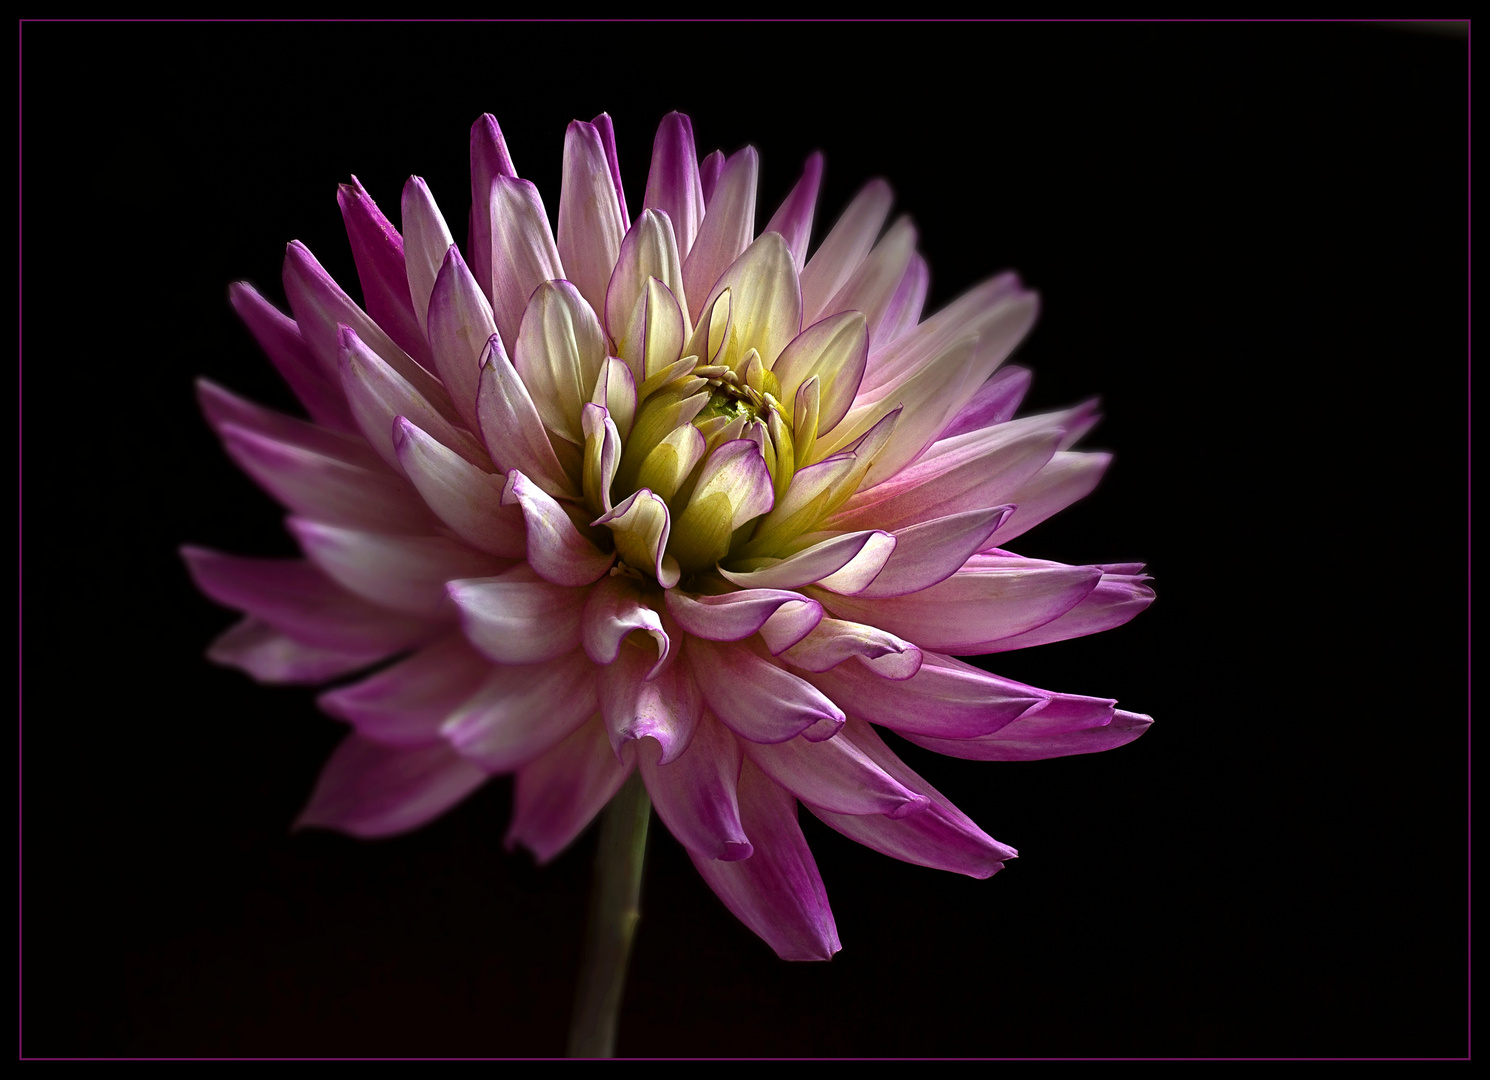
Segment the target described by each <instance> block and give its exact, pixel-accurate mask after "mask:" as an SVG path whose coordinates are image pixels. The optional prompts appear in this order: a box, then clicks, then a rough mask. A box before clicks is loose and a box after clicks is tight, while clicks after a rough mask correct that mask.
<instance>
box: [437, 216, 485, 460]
mask: <svg viewBox="0 0 1490 1080" xmlns="http://www.w3.org/2000/svg"><path fill="white" fill-rule="evenodd" d="M496 332H497V324H496V323H495V322H494V321H493V319H492V313H491V305H490V304H488V303H487V301H486V297H485V295H483V294H482V292H481V289H480V287H479V286H478V285H477V284H476V279H475V278H474V277H472V276H471V271H470V270H469V269H468V268H467V267H466V263H465V260H464V259H462V258H461V257H460V251H459V250H458V249H457V248H456V247H455V246H454V245H453V244H452V245H451V247H450V250H449V251H447V252H446V253H445V260H444V262H443V263H442V264H441V266H440V272H439V274H438V275H437V276H436V277H435V284H434V290H433V291H432V292H431V293H430V297H429V348H430V352H431V353H432V354H433V357H434V366H435V371H436V372H437V373H438V374H439V376H440V379H441V381H442V382H444V384H445V389H446V390H448V391H449V392H450V400H451V402H452V404H454V406H455V411H456V412H457V413H458V414H459V415H460V418H461V420H462V421H464V423H465V425H466V427H468V428H470V429H471V430H472V431H476V430H479V428H480V426H481V422H480V419H479V416H478V414H477V411H476V387H477V385H478V384H479V383H480V381H481V354H482V352H483V351H484V350H485V349H486V343H487V342H488V341H489V340H490V339H491V336H492V335H493V334H495V333H496Z"/></svg>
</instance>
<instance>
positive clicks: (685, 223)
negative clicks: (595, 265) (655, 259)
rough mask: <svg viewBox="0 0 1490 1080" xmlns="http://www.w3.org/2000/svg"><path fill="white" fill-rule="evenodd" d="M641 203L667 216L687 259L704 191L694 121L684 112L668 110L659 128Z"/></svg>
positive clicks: (653, 143) (698, 222)
mask: <svg viewBox="0 0 1490 1080" xmlns="http://www.w3.org/2000/svg"><path fill="white" fill-rule="evenodd" d="M642 206H644V207H646V208H648V209H654V208H655V209H657V210H661V211H662V212H663V213H665V214H666V215H667V216H668V218H669V220H671V221H672V223H673V230H674V232H675V233H676V235H677V242H678V254H679V255H680V256H681V257H683V258H685V259H686V258H687V257H688V252H689V250H690V249H691V248H692V247H693V238H694V237H695V236H697V235H698V227H699V224H700V223H701V222H702V221H703V220H704V190H703V186H702V184H701V183H700V182H699V173H698V150H697V148H696V147H695V146H694V144H693V123H692V121H690V120H689V119H688V117H686V116H684V115H683V114H682V113H679V112H671V113H668V114H667V115H666V116H664V117H663V118H662V123H661V124H659V125H658V127H657V137H656V138H655V139H654V140H653V141H652V166H651V169H650V170H649V171H648V173H647V190H646V194H645V195H643V196H642Z"/></svg>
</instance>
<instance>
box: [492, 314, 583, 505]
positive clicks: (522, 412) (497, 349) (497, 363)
mask: <svg viewBox="0 0 1490 1080" xmlns="http://www.w3.org/2000/svg"><path fill="white" fill-rule="evenodd" d="M476 411H477V413H478V414H479V415H480V418H481V438H482V440H483V441H484V442H485V443H486V447H487V449H488V450H489V451H490V452H491V456H492V459H493V460H494V461H495V462H496V463H497V465H498V466H499V467H500V468H502V469H518V470H520V471H521V472H522V474H523V475H524V476H527V477H529V478H530V479H531V480H532V481H533V483H535V484H537V485H538V486H539V487H541V488H542V489H543V490H544V491H546V492H548V493H549V494H550V495H553V496H555V497H556V498H565V497H573V496H574V495H576V494H578V492H577V491H576V490H575V488H574V483H573V482H572V481H571V480H570V479H569V477H568V476H567V475H566V474H565V472H564V467H563V466H562V465H560V464H559V459H558V457H556V456H555V455H554V447H553V444H552V443H551V442H549V439H548V433H547V432H545V431H544V429H543V421H542V420H541V419H540V418H539V415H538V410H537V408H535V407H534V405H533V399H532V398H531V397H529V396H528V388H527V386H526V385H524V384H523V380H522V378H521V376H519V375H518V373H517V370H516V369H515V368H514V367H513V366H512V364H511V362H510V361H509V360H508V359H507V353H506V351H505V350H504V349H503V348H502V339H501V338H500V337H498V336H497V335H495V334H493V335H492V337H491V340H489V341H488V342H487V343H486V351H485V352H484V353H482V354H481V382H480V385H479V386H478V387H477V390H476Z"/></svg>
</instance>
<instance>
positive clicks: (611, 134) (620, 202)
mask: <svg viewBox="0 0 1490 1080" xmlns="http://www.w3.org/2000/svg"><path fill="white" fill-rule="evenodd" d="M590 123H592V124H594V125H595V130H596V131H597V132H599V133H600V145H601V146H602V147H603V148H604V149H605V162H606V164H607V165H609V166H610V180H611V183H612V184H613V185H615V189H616V207H617V209H619V210H620V212H621V225H622V227H623V228H629V227H630V225H631V215H630V214H629V213H627V211H626V192H625V190H624V188H623V187H622V186H621V162H620V159H619V158H617V156H616V129H615V125H614V124H612V123H611V118H610V113H601V114H600V115H599V116H597V117H595V118H594V119H593V120H591V121H590Z"/></svg>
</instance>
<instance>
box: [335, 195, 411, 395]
mask: <svg viewBox="0 0 1490 1080" xmlns="http://www.w3.org/2000/svg"><path fill="white" fill-rule="evenodd" d="M336 202H337V205H338V206H340V207H341V219H342V222H343V223H344V224H345V225H346V227H347V240H348V241H350V242H351V245H352V261H353V262H354V263H355V264H356V266H357V279H358V281H360V282H361V283H362V303H363V306H364V307H365V308H367V313H368V315H370V316H371V317H372V320H373V322H375V323H377V324H378V325H379V326H381V327H382V328H383V329H384V330H386V331H387V332H388V336H389V337H391V338H392V339H393V340H394V342H395V343H396V344H397V345H398V346H399V348H401V349H403V350H404V352H406V353H408V354H409V355H410V356H411V357H413V358H414V360H415V361H416V362H418V363H419V364H420V365H421V366H423V367H429V366H430V356H429V345H428V344H427V343H426V342H425V340H424V324H423V323H421V322H420V321H419V319H418V318H417V316H415V314H414V304H413V302H412V301H411V300H410V299H409V277H408V273H407V271H406V270H405V269H404V238H403V237H402V236H399V235H398V230H397V229H395V228H394V227H393V222H391V221H389V220H388V219H387V218H386V217H384V216H383V211H381V210H379V209H378V204H377V203H375V202H373V200H372V196H371V195H369V194H368V193H367V192H366V191H365V190H364V189H363V187H362V185H361V184H360V183H358V181H357V178H356V177H355V176H354V177H352V182H351V183H350V184H342V185H341V186H340V187H339V188H337V191H336Z"/></svg>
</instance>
